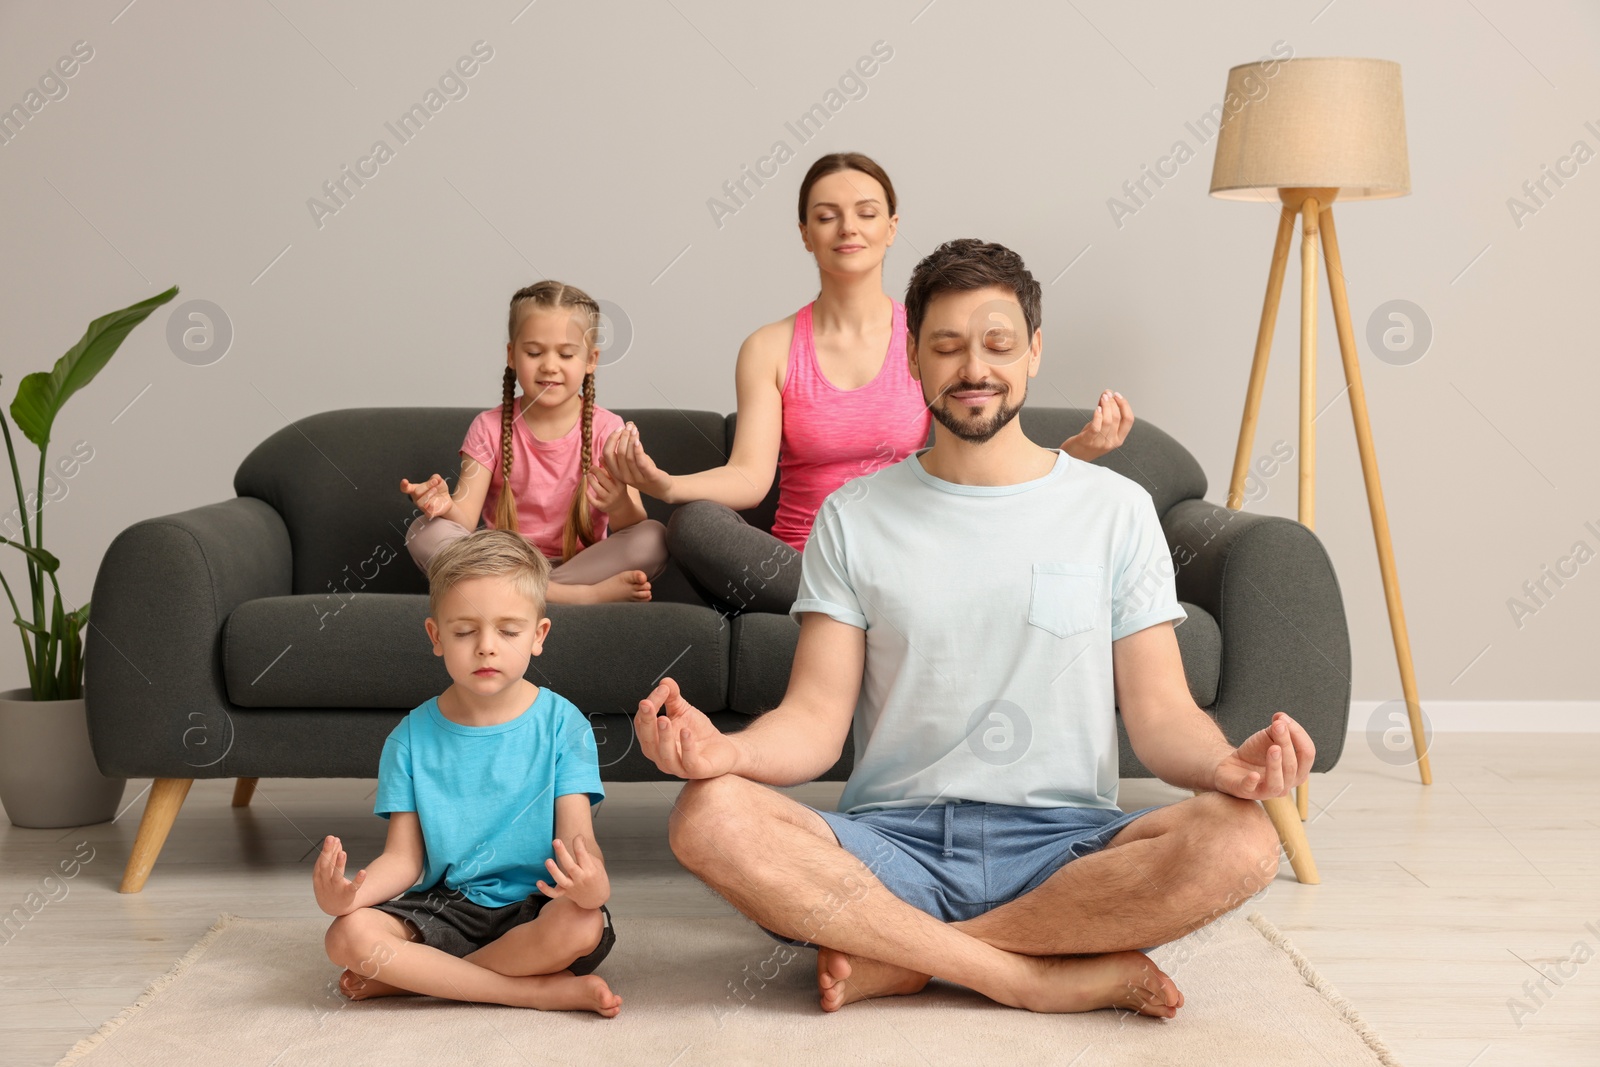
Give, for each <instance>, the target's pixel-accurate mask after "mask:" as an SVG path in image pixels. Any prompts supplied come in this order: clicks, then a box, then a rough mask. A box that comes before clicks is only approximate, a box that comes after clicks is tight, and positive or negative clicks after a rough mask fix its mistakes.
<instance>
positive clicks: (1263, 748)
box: [1211, 711, 1317, 800]
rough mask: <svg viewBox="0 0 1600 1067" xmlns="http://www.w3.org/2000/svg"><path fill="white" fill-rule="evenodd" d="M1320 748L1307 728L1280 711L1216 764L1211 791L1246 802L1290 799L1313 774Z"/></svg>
mask: <svg viewBox="0 0 1600 1067" xmlns="http://www.w3.org/2000/svg"><path fill="white" fill-rule="evenodd" d="M1316 758H1317V747H1316V745H1314V744H1313V743H1312V741H1311V735H1310V734H1308V733H1306V728H1305V727H1304V726H1301V725H1300V724H1299V723H1297V722H1295V721H1294V720H1293V719H1291V718H1290V717H1289V716H1288V715H1286V714H1284V713H1283V712H1281V711H1278V712H1274V713H1273V715H1272V722H1271V723H1270V724H1269V725H1268V726H1267V728H1266V729H1265V730H1258V731H1256V732H1255V733H1253V734H1251V735H1250V736H1249V737H1247V738H1245V742H1244V744H1242V745H1240V746H1239V747H1238V748H1236V749H1234V750H1233V751H1232V752H1231V753H1229V754H1228V755H1227V756H1224V757H1223V758H1222V760H1221V761H1220V762H1219V763H1218V764H1217V769H1216V770H1215V771H1214V772H1213V773H1212V776H1211V788H1213V789H1215V790H1216V791H1217V792H1219V793H1227V794H1228V795H1229V796H1235V797H1242V798H1243V799H1245V800H1269V799H1271V798H1272V797H1282V796H1288V795H1289V793H1290V792H1292V791H1293V789H1294V787H1295V786H1297V785H1299V784H1300V783H1301V782H1303V781H1305V780H1306V778H1307V777H1308V776H1309V775H1310V774H1311V764H1312V762H1313V761H1314V760H1315V759H1316Z"/></svg>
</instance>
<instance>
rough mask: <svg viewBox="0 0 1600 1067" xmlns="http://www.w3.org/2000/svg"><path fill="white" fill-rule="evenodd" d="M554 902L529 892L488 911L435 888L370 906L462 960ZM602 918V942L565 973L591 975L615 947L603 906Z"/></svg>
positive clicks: (454, 893)
mask: <svg viewBox="0 0 1600 1067" xmlns="http://www.w3.org/2000/svg"><path fill="white" fill-rule="evenodd" d="M554 899H555V898H554V897H547V896H545V895H544V894H543V893H530V894H528V899H527V900H521V901H518V902H517V903H515V904H507V905H506V906H505V907H503V908H491V907H485V906H484V905H482V904H478V903H475V902H474V901H472V900H471V899H469V898H468V897H467V896H466V895H465V894H463V893H461V892H460V891H459V890H454V889H446V888H444V887H443V886H435V887H433V888H432V889H417V890H413V891H411V892H409V893H404V894H402V895H400V896H398V897H396V898H395V899H393V900H391V901H388V902H386V903H383V904H374V905H373V909H374V910H376V911H382V912H387V913H388V914H390V915H393V916H396V917H397V918H400V919H404V920H405V921H406V922H407V923H408V924H409V925H410V926H411V927H412V929H414V930H416V931H417V933H418V934H419V935H420V937H419V940H421V942H422V943H423V944H424V945H427V946H429V947H430V948H436V949H439V950H440V951H442V952H448V953H450V955H452V956H465V955H467V954H468V953H472V952H476V951H477V950H478V949H480V948H482V947H483V946H484V945H487V944H489V943H490V942H493V941H498V940H499V939H500V938H502V937H504V936H505V935H506V933H507V932H508V931H510V930H512V929H513V928H515V927H518V926H521V925H522V924H523V923H528V922H532V921H533V920H534V919H535V918H537V917H538V915H539V912H540V911H541V910H542V909H543V908H544V906H545V905H546V904H548V903H550V901H552V900H554ZM600 914H601V915H602V916H604V918H605V922H606V924H605V929H604V930H602V931H601V933H600V943H599V944H598V945H596V946H595V948H594V951H593V952H590V953H589V954H588V955H585V956H579V957H578V958H577V959H575V960H573V961H572V962H571V963H570V964H568V965H567V967H566V969H567V970H569V971H571V972H572V973H573V974H589V973H591V972H592V971H593V970H594V969H595V968H596V967H598V966H599V965H600V961H601V960H603V959H605V958H606V956H607V954H609V953H610V952H611V946H612V945H614V944H616V941H617V935H616V933H615V931H614V930H613V928H612V926H611V909H609V908H607V907H606V906H605V905H604V904H602V905H600Z"/></svg>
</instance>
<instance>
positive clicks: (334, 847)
mask: <svg viewBox="0 0 1600 1067" xmlns="http://www.w3.org/2000/svg"><path fill="white" fill-rule="evenodd" d="M344 863H345V851H344V846H343V845H342V844H340V842H339V839H338V838H337V837H331V836H330V837H325V838H323V839H322V852H321V853H320V854H319V855H318V856H317V862H316V863H315V864H313V865H312V867H311V887H312V888H313V889H314V890H316V894H317V907H319V908H321V909H322V910H323V911H325V912H327V913H328V914H329V915H334V916H338V915H349V914H350V913H351V912H353V911H356V910H357V908H356V894H357V893H359V892H360V891H361V884H362V883H363V882H365V881H366V880H367V872H366V870H365V869H363V870H360V871H357V872H356V877H355V881H353V882H352V881H351V880H350V879H348V878H346V877H345V876H344Z"/></svg>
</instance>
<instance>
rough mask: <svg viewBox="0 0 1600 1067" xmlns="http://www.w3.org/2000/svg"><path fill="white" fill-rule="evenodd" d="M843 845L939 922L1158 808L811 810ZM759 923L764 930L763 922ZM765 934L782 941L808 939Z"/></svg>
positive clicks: (991, 899)
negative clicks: (1129, 810) (851, 813)
mask: <svg viewBox="0 0 1600 1067" xmlns="http://www.w3.org/2000/svg"><path fill="white" fill-rule="evenodd" d="M811 810H812V811H815V812H816V813H817V814H818V815H820V816H822V817H823V818H824V819H825V820H827V823H828V826H829V827H830V828H831V829H832V830H833V834H834V836H835V837H837V838H838V839H839V844H840V845H841V846H843V847H844V849H845V851H847V852H849V853H850V854H851V855H853V856H855V857H856V858H857V859H858V860H860V861H861V862H862V863H864V864H866V866H867V869H868V870H870V871H871V872H872V873H873V875H874V876H875V877H876V878H877V879H878V881H880V882H882V883H883V884H884V886H885V887H886V888H887V889H888V890H889V891H890V892H891V893H893V894H894V895H895V896H897V897H899V898H900V899H901V900H903V901H905V902H906V903H907V904H910V905H911V906H912V907H914V908H916V909H918V910H919V911H925V912H927V913H928V914H929V915H932V916H933V917H934V918H936V919H938V920H939V921H941V922H947V923H948V922H959V921H961V920H963V919H971V918H974V917H976V916H979V915H982V914H983V913H984V912H986V911H989V910H990V909H991V908H996V907H999V906H1000V905H1001V904H1005V903H1008V902H1010V901H1012V900H1015V899H1016V898H1017V897H1020V896H1022V895H1024V894H1026V893H1029V892H1032V891H1033V890H1034V889H1037V888H1038V887H1039V885H1040V884H1041V883H1043V882H1044V880H1045V879H1047V878H1049V877H1050V876H1051V875H1052V874H1054V873H1055V872H1056V871H1058V870H1060V869H1061V868H1062V867H1063V866H1065V865H1066V864H1068V863H1070V862H1071V861H1073V860H1075V859H1078V858H1079V857H1082V856H1087V855H1088V854H1090V853H1091V852H1098V851H1099V850H1100V849H1103V848H1105V847H1106V845H1107V843H1108V842H1110V840H1111V839H1112V838H1113V837H1116V836H1117V833H1118V832H1119V831H1120V830H1121V829H1122V828H1123V827H1124V826H1127V825H1128V824H1129V823H1131V822H1133V821H1134V820H1135V819H1137V818H1139V817H1140V816H1142V815H1145V814H1147V813H1149V812H1152V811H1155V810H1156V808H1155V807H1149V808H1140V809H1139V810H1138V811H1133V812H1124V811H1123V810H1122V809H1120V808H1082V807H1071V806H1066V807H1055V808H1034V807H1016V806H1013V805H1009V804H986V803H983V802H981V801H969V800H951V801H943V802H939V803H935V804H930V805H928V806H926V807H924V806H923V805H920V804H917V805H912V806H910V807H902V808H877V809H874V810H871V811H864V812H861V813H859V814H856V815H847V814H845V813H843V812H838V811H821V810H818V809H816V808H812V809H811ZM762 929H764V930H765V929H766V928H765V927H762ZM766 932H767V933H768V934H769V935H771V936H772V937H774V938H777V940H779V941H782V942H784V943H785V944H790V945H797V946H800V947H802V948H816V947H817V946H816V945H815V944H813V943H811V942H809V941H796V940H793V939H791V938H787V937H779V936H778V935H777V934H775V933H773V932H772V931H771V930H767V931H766Z"/></svg>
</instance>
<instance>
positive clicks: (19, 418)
mask: <svg viewBox="0 0 1600 1067" xmlns="http://www.w3.org/2000/svg"><path fill="white" fill-rule="evenodd" d="M177 295H178V287H177V286H176V285H174V286H173V287H172V288H171V289H168V290H167V291H166V292H164V293H159V294H157V295H156V296H152V297H150V298H149V299H148V300H141V301H139V302H138V303H137V304H130V305H128V306H127V307H125V308H122V309H121V310H120V311H113V312H111V313H110V314H109V315H102V316H100V317H99V318H98V319H95V320H94V321H93V322H91V323H89V328H88V329H87V330H85V331H84V333H83V339H82V340H80V341H79V342H78V343H77V344H75V345H73V346H72V347H71V348H70V349H68V350H67V353H66V355H64V356H62V357H61V358H60V359H58V360H56V365H55V369H53V370H51V371H50V372H49V373H46V372H44V371H37V372H35V373H33V374H30V375H28V376H27V377H26V378H23V379H22V383H21V384H20V385H19V386H18V387H17V398H16V399H15V400H13V401H12V402H11V417H12V418H13V419H15V420H16V423H17V428H18V429H20V430H21V431H22V432H23V433H24V434H26V435H27V438H28V440H30V441H32V442H33V443H34V444H35V445H37V446H38V447H39V449H40V451H43V450H44V448H45V446H46V445H48V444H49V443H50V427H51V426H52V425H54V423H55V421H56V415H57V414H58V413H59V412H60V411H61V408H62V406H63V405H64V404H66V402H67V398H68V397H70V396H72V394H73V393H76V392H77V391H78V390H79V389H82V388H83V387H84V386H86V385H88V384H89V383H90V382H91V381H93V380H94V376H95V375H97V374H99V373H100V369H101V368H102V367H104V366H105V365H106V363H108V362H109V361H110V359H111V357H112V356H113V355H115V354H116V351H117V348H118V347H119V346H121V344H122V342H123V339H124V338H126V337H127V336H128V334H129V333H130V332H132V330H133V328H134V327H135V326H137V325H139V324H140V323H141V322H143V321H144V320H145V319H146V318H148V317H149V315H150V313H151V312H152V311H154V310H155V309H156V308H158V307H160V306H161V305H162V304H165V303H166V302H167V301H169V300H171V299H172V298H173V297H175V296H177Z"/></svg>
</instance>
